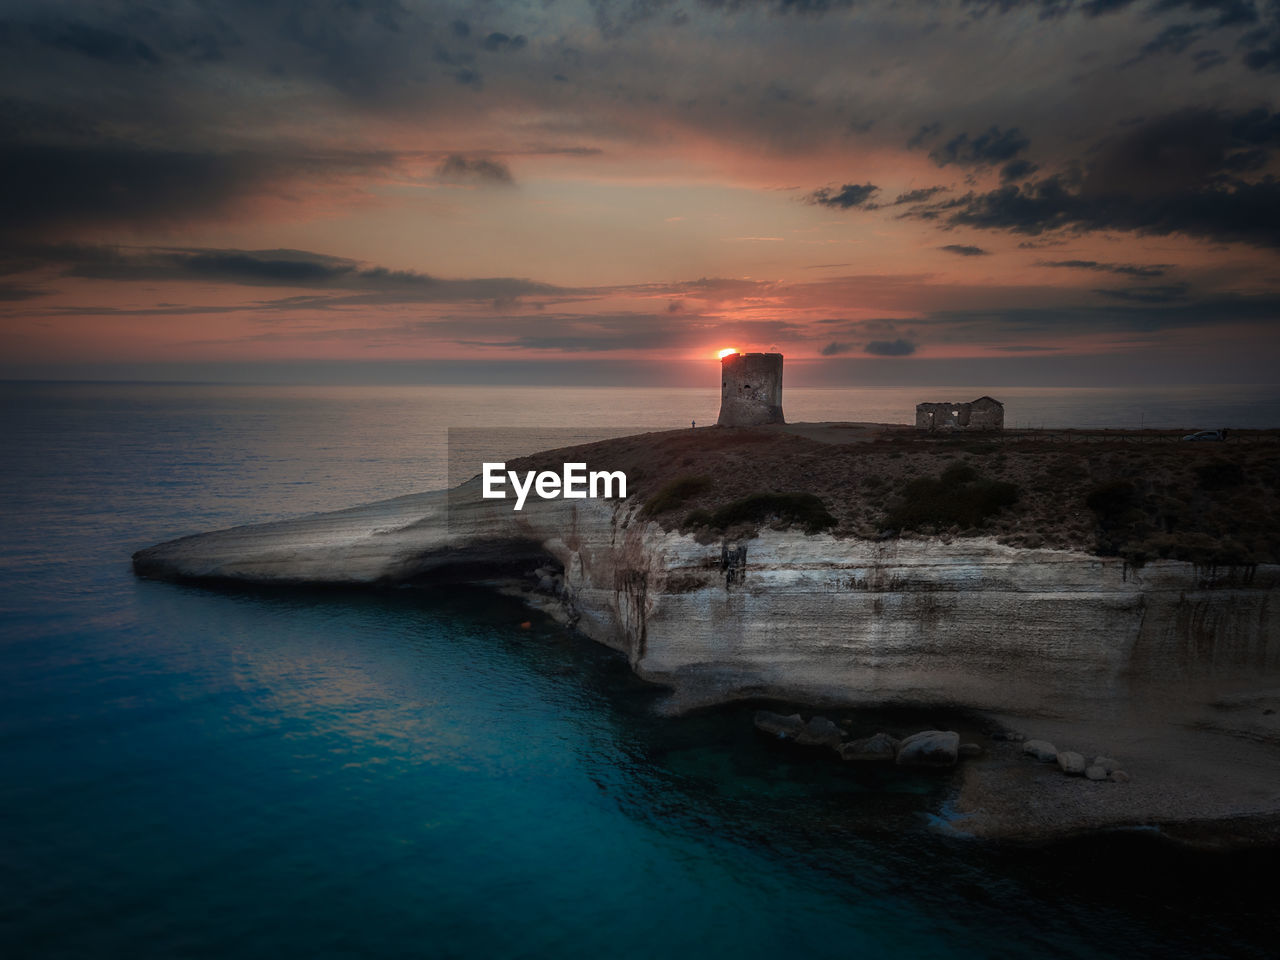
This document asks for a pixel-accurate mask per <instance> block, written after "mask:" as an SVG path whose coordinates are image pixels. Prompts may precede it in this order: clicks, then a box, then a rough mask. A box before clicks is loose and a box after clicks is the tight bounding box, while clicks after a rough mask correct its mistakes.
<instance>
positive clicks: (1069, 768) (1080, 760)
mask: <svg viewBox="0 0 1280 960" xmlns="http://www.w3.org/2000/svg"><path fill="white" fill-rule="evenodd" d="M1058 766H1059V767H1061V768H1062V772H1063V773H1065V774H1069V775H1070V776H1073V777H1078V776H1080V775H1081V774H1082V773H1084V757H1082V756H1081V755H1080V754H1078V753H1076V752H1075V751H1074V750H1063V751H1062V752H1061V753H1059V754H1058Z"/></svg>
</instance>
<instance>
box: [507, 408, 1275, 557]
mask: <svg viewBox="0 0 1280 960" xmlns="http://www.w3.org/2000/svg"><path fill="white" fill-rule="evenodd" d="M802 432H804V431H799V432H784V431H780V430H777V429H769V428H766V429H747V428H721V427H714V428H708V429H699V430H681V431H671V432H668V433H651V434H642V435H638V436H632V437H622V438H618V439H616V440H607V441H603V442H601V443H596V444H589V445H586V446H583V447H577V448H573V453H572V455H570V454H569V453H568V452H566V451H550V452H548V453H543V454H538V455H537V456H536V457H532V458H529V459H528V461H522V463H527V465H526V466H523V467H522V469H532V468H534V467H535V466H536V467H537V468H539V469H547V468H551V467H552V465H554V468H555V469H557V470H558V468H559V463H560V462H561V461H563V460H584V461H586V463H587V464H588V467H589V469H592V470H597V469H605V468H607V469H611V470H624V471H625V472H626V474H627V478H628V482H629V492H630V493H631V494H632V496H635V497H638V498H639V499H640V501H641V502H642V503H644V504H645V505H646V506H645V514H646V515H647V517H648V518H650V519H654V520H657V521H658V522H659V523H661V524H662V525H663V527H664V528H667V529H682V530H690V531H693V532H695V533H697V534H699V535H701V536H705V537H707V538H714V537H719V536H726V535H727V536H737V535H744V534H747V533H750V532H751V531H753V530H754V529H758V528H759V527H760V526H762V525H773V526H789V525H794V526H797V527H799V528H801V529H804V530H806V531H807V532H811V533H812V532H817V531H819V530H830V531H831V532H832V533H833V534H835V535H836V536H857V537H866V538H882V537H888V536H919V535H924V536H928V535H938V536H943V537H965V536H995V537H997V538H998V539H999V540H1001V541H1002V542H1005V543H1009V544H1012V545H1017V546H1029V547H1039V546H1044V547H1057V548H1063V549H1078V550H1079V549H1083V550H1087V551H1091V552H1094V553H1098V554H1101V555H1107V556H1116V555H1119V556H1124V557H1126V558H1127V559H1129V560H1130V561H1132V562H1134V563H1135V564H1141V563H1144V562H1146V561H1147V560H1150V559H1154V558H1156V557H1172V558H1175V559H1181V560H1190V561H1193V562H1197V563H1205V564H1253V563H1280V431H1241V432H1239V433H1238V434H1235V435H1233V439H1232V440H1230V441H1228V442H1225V443H1185V442H1179V440H1178V439H1177V437H1178V435H1174V434H1167V433H1160V432H1158V431H1142V432H1139V431H1104V432H1090V433H1081V432H1073V431H1016V432H1015V431H1009V432H1006V433H1003V434H997V435H987V436H983V435H966V436H955V437H937V436H930V435H927V434H923V433H918V432H916V431H913V430H906V429H900V428H897V429H882V430H871V431H868V432H867V433H866V435H865V438H864V439H862V440H860V441H859V442H835V443H832V442H820V441H818V440H815V439H812V436H811V435H800V433H802ZM810 433H812V431H810ZM512 466H513V467H514V466H515V465H512Z"/></svg>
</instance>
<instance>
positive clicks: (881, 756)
mask: <svg viewBox="0 0 1280 960" xmlns="http://www.w3.org/2000/svg"><path fill="white" fill-rule="evenodd" d="M898 745H899V744H898V741H897V740H895V739H894V738H893V737H891V736H889V735H888V734H887V733H877V734H875V735H874V736H870V737H863V738H862V739H861V740H850V741H849V742H848V743H842V744H840V756H841V757H842V758H843V759H845V760H879V761H883V762H886V763H892V762H893V760H894V759H895V758H896V757H897V756H898Z"/></svg>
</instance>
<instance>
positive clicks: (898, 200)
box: [893, 187, 947, 207]
mask: <svg viewBox="0 0 1280 960" xmlns="http://www.w3.org/2000/svg"><path fill="white" fill-rule="evenodd" d="M946 192H947V188H946V187H920V188H918V189H916V190H908V191H906V192H905V193H900V194H898V195H897V196H896V197H895V198H894V200H893V205H894V206H895V207H898V206H901V205H902V204H904V203H924V202H925V201H926V200H932V199H933V198H934V197H936V196H937V195H938V194H940V193H946Z"/></svg>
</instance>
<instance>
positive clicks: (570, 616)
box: [134, 483, 1280, 843]
mask: <svg viewBox="0 0 1280 960" xmlns="http://www.w3.org/2000/svg"><path fill="white" fill-rule="evenodd" d="M134 566H135V569H136V570H137V572H138V573H139V574H140V575H143V576H152V577H160V578H167V579H193V580H219V579H221V580H243V581H254V582H263V583H271V582H277V583H285V582H311V583H335V584H371V585H372V584H379V583H403V582H418V581H431V580H435V581H448V580H458V579H462V580H468V581H475V580H487V581H491V582H496V583H498V584H501V585H504V586H506V587H508V588H510V587H512V586H513V585H514V586H515V587H516V588H517V589H522V590H523V591H524V592H525V594H526V599H527V600H528V602H530V603H531V604H533V605H536V606H539V607H542V608H543V609H545V610H547V611H548V612H549V613H551V614H552V615H554V616H557V617H559V618H560V619H562V620H564V621H565V622H567V623H572V624H573V625H575V626H576V627H577V628H578V629H579V630H580V631H581V632H583V633H584V634H586V635H587V636H589V637H591V638H593V639H595V640H597V641H599V642H601V643H605V644H608V645H610V646H612V647H614V648H616V649H618V650H620V651H622V652H624V653H625V654H626V656H627V657H628V658H629V660H630V662H631V665H632V667H633V668H634V669H635V670H636V672H637V673H639V674H640V675H641V676H643V677H646V678H648V679H651V680H654V681H658V682H661V683H664V684H667V685H669V686H670V687H671V688H672V689H673V694H672V696H671V698H670V699H669V700H668V702H667V706H668V709H670V710H673V711H679V710H681V709H687V708H691V707H697V706H702V705H708V704H713V703H717V702H722V701H725V700H729V699H734V698H742V697H769V698H775V699H783V700H791V701H803V702H808V703H811V704H823V705H832V706H835V705H843V706H870V705H902V706H916V707H928V708H934V707H939V706H954V707H965V708H971V709H974V710H980V711H985V712H986V713H988V714H989V715H991V716H992V717H993V719H995V720H996V721H997V722H998V723H999V724H1001V725H1003V726H1004V727H1006V728H1009V727H1016V728H1018V729H1020V730H1022V731H1023V732H1026V733H1029V734H1031V735H1032V736H1035V737H1044V738H1048V739H1050V740H1052V741H1053V742H1054V743H1056V744H1057V745H1058V747H1059V748H1061V749H1067V750H1075V751H1079V752H1081V753H1082V754H1087V755H1090V756H1092V755H1098V754H1105V755H1108V756H1113V757H1119V758H1121V759H1122V760H1123V761H1124V763H1125V768H1126V770H1127V771H1128V772H1129V774H1130V775H1132V782H1130V783H1127V784H1124V785H1123V786H1121V785H1119V784H1105V785H1101V786H1100V785H1097V784H1092V783H1084V782H1083V780H1082V779H1081V778H1071V777H1066V776H1063V775H1061V774H1060V773H1059V772H1058V771H1057V770H1056V768H1055V770H1054V771H1053V773H1052V774H1051V775H1050V774H1046V773H1045V772H1044V771H1043V770H1042V769H1039V768H1041V767H1043V765H1041V764H1035V763H1033V762H1031V763H1026V762H1023V760H1024V758H1022V757H1021V751H1020V750H1017V749H1016V745H1013V748H1011V745H1010V744H1009V743H1007V742H1004V741H999V742H997V741H994V740H993V741H991V742H989V743H988V745H987V749H988V751H989V752H988V753H987V754H986V755H985V757H984V759H981V760H972V761H967V762H966V763H965V765H964V768H963V771H962V772H961V773H960V774H959V782H958V787H957V790H956V793H955V797H954V800H953V801H952V802H951V803H950V804H949V810H948V811H946V822H947V823H948V824H949V826H950V828H951V829H956V830H959V831H961V832H965V833H969V834H972V835H976V836H985V837H992V838H997V837H998V838H1024V839H1043V838H1046V837H1052V836H1058V835H1062V834H1064V833H1071V832H1076V831H1081V830H1095V829H1102V828H1108V827H1115V826H1123V825H1133V824H1160V825H1162V826H1163V828H1164V829H1165V830H1166V831H1168V832H1170V833H1171V835H1175V836H1177V835H1179V834H1177V833H1175V832H1174V831H1182V832H1183V835H1185V837H1187V838H1189V840H1190V841H1191V842H1197V843H1199V842H1209V841H1212V842H1219V841H1221V842H1228V843H1250V842H1257V841H1258V840H1261V841H1262V842H1276V838H1280V762H1278V761H1280V682H1277V678H1280V624H1278V623H1277V612H1276V602H1277V597H1280V589H1278V588H1280V567H1278V566H1262V567H1257V568H1251V569H1243V568H1225V569H1207V568H1200V567H1196V566H1193V565H1191V564H1186V563H1179V562H1174V561H1159V562H1155V563H1151V564H1149V565H1147V566H1145V567H1143V568H1142V569H1140V570H1135V569H1133V568H1131V567H1128V566H1126V565H1125V564H1124V562H1123V561H1120V560H1115V559H1100V558H1098V557H1094V556H1090V555H1087V554H1083V553H1077V552H1071V551H1062V550H1040V549H1034V550H1033V549H1018V548H1013V547H1008V546H1002V545H1000V544H998V543H996V542H995V541H994V540H990V539H956V540H952V541H950V542H945V541H942V540H938V539H918V540H911V539H899V540H886V541H881V542H873V541H868V540H859V539H852V538H844V539H837V538H834V537H832V536H829V535H819V536H805V535H804V534H802V533H800V532H799V531H775V530H765V531H763V532H761V533H760V534H759V535H758V536H754V537H750V538H745V539H738V540H727V541H723V542H715V543H699V542H697V540H695V539H694V538H693V537H690V536H688V535H681V534H679V533H676V532H672V531H665V530H663V529H662V528H661V527H660V526H659V525H658V524H656V523H653V522H649V521H646V520H644V519H642V518H641V517H640V516H639V513H638V506H637V505H636V504H634V503H622V504H609V503H601V502H598V501H589V500H587V501H583V500H578V501H564V500H558V501H537V502H531V503H529V504H528V505H527V506H526V508H525V510H523V511H521V512H519V513H516V512H514V511H512V510H511V509H510V505H509V502H503V501H482V500H480V499H479V489H478V487H477V486H476V484H475V483H471V484H464V485H463V486H462V487H459V488H457V489H455V490H453V491H449V492H441V493H430V494H421V495H415V496H409V497H401V498H399V499H396V500H388V501H384V502H382V503H375V504H369V505H367V506H363V507H357V508H355V509H352V510H344V511H339V512H336V513H328V514H317V515H315V516H311V517H303V518H300V519H297V520H289V521H284V522H281V523H273V524H265V525H261V526H254V527H240V528H236V529H232V530H223V531H218V532H215V533H209V534H203V535H200V536H195V537H187V538H185V539H182V540H176V541H172V542H170V543H165V544H160V545H159V546H156V547H151V548H150V549H147V550H143V551H141V552H139V553H138V554H136V555H135V557H134ZM864 732H870V731H864ZM1005 748H1010V749H1005ZM1002 750H1003V751H1004V752H1003V753H1002V752H1001V751H1002ZM1005 754H1007V756H1006V755H1005ZM837 762H838V761H837ZM1186 831H1190V833H1189V834H1188V833H1186ZM1206 831H1207V832H1206ZM1206 838H1208V839H1206Z"/></svg>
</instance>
